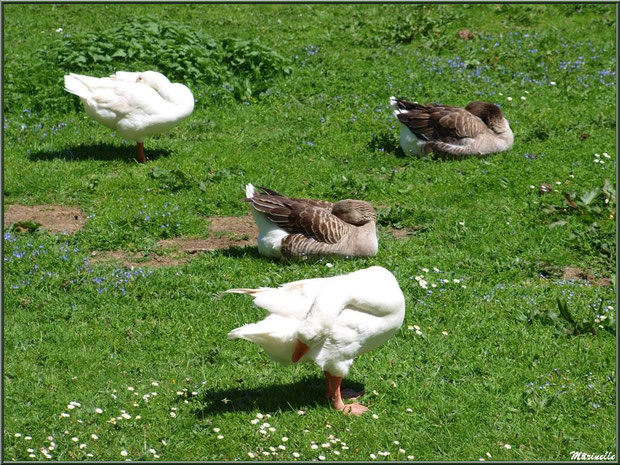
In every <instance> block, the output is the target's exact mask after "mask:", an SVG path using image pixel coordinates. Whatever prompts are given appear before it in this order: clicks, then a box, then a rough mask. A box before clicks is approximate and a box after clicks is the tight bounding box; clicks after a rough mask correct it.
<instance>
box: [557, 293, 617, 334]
mask: <svg viewBox="0 0 620 465" xmlns="http://www.w3.org/2000/svg"><path fill="white" fill-rule="evenodd" d="M557 304H558V310H559V315H560V316H561V317H562V318H563V319H564V322H563V323H564V331H565V332H566V333H567V334H572V335H575V336H577V335H580V334H596V333H597V332H598V330H599V329H603V330H605V331H609V332H611V333H613V334H616V320H615V318H614V317H613V316H611V315H610V316H606V315H604V314H603V301H602V300H601V302H600V304H599V306H598V309H597V310H596V311H595V312H594V314H591V313H589V314H588V315H587V316H586V317H584V318H578V317H577V316H573V314H572V313H571V312H570V310H569V309H568V304H567V303H566V301H563V300H561V299H557ZM566 323H568V325H566Z"/></svg>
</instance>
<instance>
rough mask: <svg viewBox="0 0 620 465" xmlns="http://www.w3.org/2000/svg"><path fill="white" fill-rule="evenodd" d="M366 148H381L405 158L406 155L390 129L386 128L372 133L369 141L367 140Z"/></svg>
mask: <svg viewBox="0 0 620 465" xmlns="http://www.w3.org/2000/svg"><path fill="white" fill-rule="evenodd" d="M368 148H370V149H371V150H381V151H383V152H385V153H389V154H392V155H394V156H395V157H398V158H405V157H406V156H407V155H406V154H405V152H403V149H402V148H401V146H400V142H398V141H397V140H396V139H395V138H394V135H393V134H392V132H391V131H387V130H385V131H381V132H378V133H377V134H373V135H372V137H371V139H370V141H368Z"/></svg>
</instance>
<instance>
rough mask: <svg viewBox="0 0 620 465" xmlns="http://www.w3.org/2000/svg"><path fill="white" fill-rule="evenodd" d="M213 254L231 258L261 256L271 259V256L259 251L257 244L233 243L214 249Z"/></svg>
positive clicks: (261, 257)
mask: <svg viewBox="0 0 620 465" xmlns="http://www.w3.org/2000/svg"><path fill="white" fill-rule="evenodd" d="M213 254H214V255H220V256H222V257H231V258H260V259H264V260H269V258H267V257H263V256H262V255H261V254H260V253H258V248H257V247H256V246H255V245H245V246H238V245H232V246H230V247H227V248H225V249H218V250H215V251H213Z"/></svg>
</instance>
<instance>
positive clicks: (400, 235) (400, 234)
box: [385, 226, 422, 239]
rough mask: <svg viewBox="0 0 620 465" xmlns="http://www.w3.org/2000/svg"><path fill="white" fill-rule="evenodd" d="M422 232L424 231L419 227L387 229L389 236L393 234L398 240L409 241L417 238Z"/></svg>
mask: <svg viewBox="0 0 620 465" xmlns="http://www.w3.org/2000/svg"><path fill="white" fill-rule="evenodd" d="M421 230H422V228H418V227H413V228H393V227H391V226H390V227H388V228H386V230H385V231H386V232H387V233H388V234H391V235H392V236H394V237H395V238H396V239H407V238H408V237H411V236H415V235H416V234H418V233H419V232H420V231H421Z"/></svg>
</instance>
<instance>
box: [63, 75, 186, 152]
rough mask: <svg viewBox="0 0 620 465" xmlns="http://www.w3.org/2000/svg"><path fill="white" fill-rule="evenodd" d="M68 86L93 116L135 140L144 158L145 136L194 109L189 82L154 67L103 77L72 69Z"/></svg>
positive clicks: (68, 76)
mask: <svg viewBox="0 0 620 465" xmlns="http://www.w3.org/2000/svg"><path fill="white" fill-rule="evenodd" d="M65 90H66V91H67V92H70V93H72V94H74V95H77V96H78V97H79V98H80V100H81V101H82V102H83V103H84V108H85V110H86V114H87V115H88V116H90V117H91V118H92V119H94V120H95V121H97V122H98V123H101V124H103V125H104V126H106V127H108V128H110V129H113V130H115V131H116V132H118V133H119V134H120V136H121V137H123V138H124V139H130V140H135V141H136V142H137V143H138V159H139V161H141V162H143V161H145V160H146V159H145V158H144V152H143V148H142V143H143V142H144V139H145V138H147V137H149V136H153V135H156V134H159V133H161V132H164V131H166V130H168V129H171V128H172V127H174V126H176V125H177V124H179V123H180V122H181V121H182V120H183V119H185V118H187V117H188V116H189V115H190V114H191V113H192V111H193V109H194V96H193V95H192V92H191V91H190V90H189V89H188V88H187V87H186V86H184V85H183V84H178V83H171V82H170V81H169V80H168V78H166V76H164V75H163V74H161V73H158V72H155V71H144V72H139V73H138V72H127V71H118V72H117V73H115V74H113V75H111V76H110V77H104V78H97V77H91V76H84V75H81V74H73V73H71V74H68V75H66V76H65Z"/></svg>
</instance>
